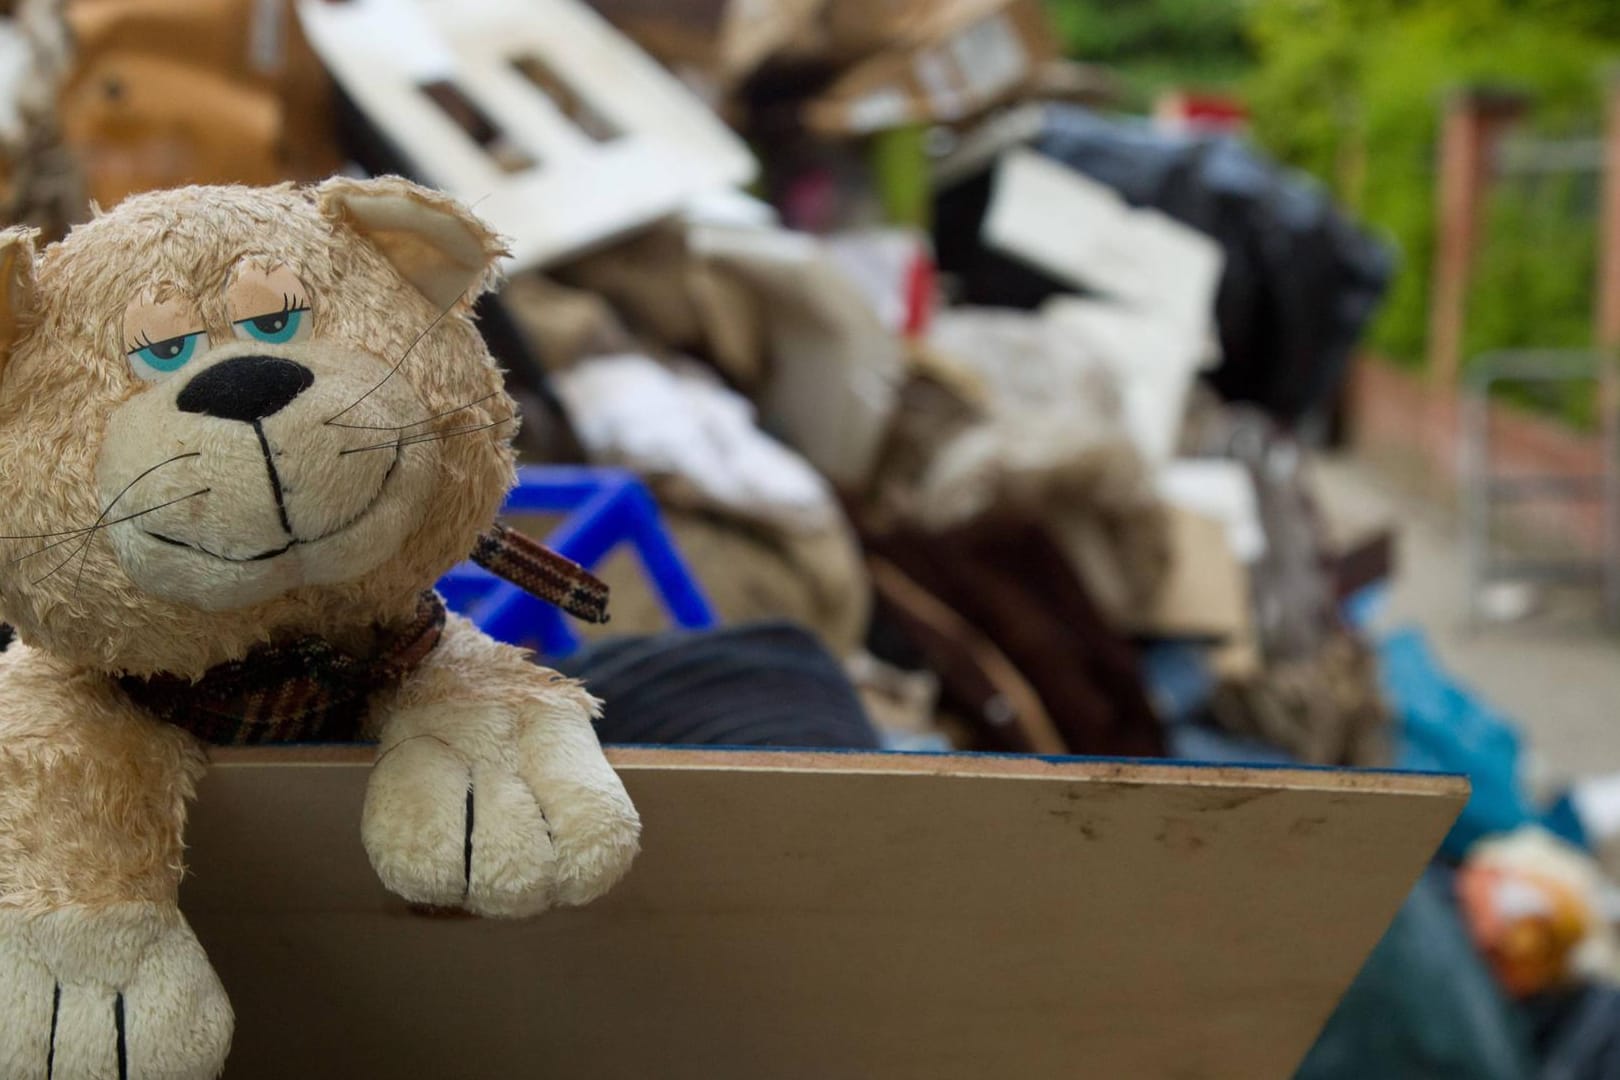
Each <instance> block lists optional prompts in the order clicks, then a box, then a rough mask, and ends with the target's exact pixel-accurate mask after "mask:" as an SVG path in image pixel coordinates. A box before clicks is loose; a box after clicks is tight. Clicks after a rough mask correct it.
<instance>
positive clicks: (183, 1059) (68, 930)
mask: <svg viewBox="0 0 1620 1080" xmlns="http://www.w3.org/2000/svg"><path fill="white" fill-rule="evenodd" d="M231 1027H232V1017H231V1006H230V1002H229V1001H228V1000H227V999H226V997H225V988H224V987H223V986H221V985H220V982H219V977H218V976H217V975H215V974H214V969H213V968H212V967H210V966H209V963H208V957H207V956H206V955H204V953H203V949H202V946H201V945H200V944H198V942H197V939H196V937H195V936H194V935H193V934H192V932H191V928H190V927H188V926H187V925H186V923H185V920H184V919H183V918H181V916H180V912H179V911H178V910H176V909H175V908H173V907H172V906H160V905H153V904H123V905H119V906H117V907H113V908H103V909H88V908H68V909H63V910H58V911H52V912H49V913H46V914H43V915H24V914H22V913H19V912H9V911H0V1076H4V1077H6V1078H7V1080H210V1078H212V1077H216V1076H218V1075H219V1074H220V1071H221V1070H222V1069H223V1068H224V1066H225V1055H226V1052H227V1051H228V1050H229V1049H230V1043H231Z"/></svg>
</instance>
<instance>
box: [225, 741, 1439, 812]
mask: <svg viewBox="0 0 1620 1080" xmlns="http://www.w3.org/2000/svg"><path fill="white" fill-rule="evenodd" d="M374 756H375V751H374V750H373V749H372V748H371V747H370V746H366V745H342V746H284V747H214V748H211V749H210V751H209V759H210V762H211V763H212V764H214V765H220V766H225V767H230V766H241V765H275V766H288V765H316V766H351V767H352V766H369V765H370V764H371V762H372V759H373V757H374ZM607 757H608V760H609V762H611V763H612V764H613V766H614V768H616V769H618V770H620V771H621V772H637V771H648V770H682V769H699V770H723V771H746V772H832V773H870V774H883V775H906V776H939V777H956V778H973V777H980V778H989V777H999V778H1002V779H1022V780H1071V781H1082V782H1090V783H1114V784H1142V785H1183V786H1198V787H1248V788H1267V789H1276V788H1286V789H1291V790H1314V791H1339V792H1345V793H1357V794H1359V793H1378V794H1395V795H1416V796H1426V797H1437V798H1444V799H1450V800H1455V801H1456V802H1457V803H1458V805H1459V806H1460V805H1461V804H1462V803H1463V802H1465V801H1466V800H1467V798H1468V796H1469V793H1470V790H1471V789H1470V786H1469V783H1468V779H1467V777H1464V776H1459V775H1452V774H1447V773H1421V772H1398V771H1392V770H1391V771H1386V770H1362V769H1355V770H1352V769H1322V768H1305V767H1298V766H1255V765H1220V764H1199V763H1190V762H1170V761H1152V760H1140V759H1088V758H1070V757H1035V756H1028V755H1016V754H918V753H885V752H881V751H859V750H852V751H836V750H835V751H829V750H771V749H759V748H737V749H716V748H708V747H668V746H610V747H608V748H607Z"/></svg>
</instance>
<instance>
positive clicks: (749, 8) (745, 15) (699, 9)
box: [591, 0, 825, 90]
mask: <svg viewBox="0 0 1620 1080" xmlns="http://www.w3.org/2000/svg"><path fill="white" fill-rule="evenodd" d="M824 2H825V0H591V4H592V6H593V7H595V8H596V10H597V11H599V12H601V13H602V14H603V15H604V16H606V17H607V19H608V21H609V22H611V23H613V24H614V25H615V26H617V27H618V28H619V29H620V30H621V31H623V32H624V34H625V35H626V36H628V37H629V38H631V39H632V40H634V41H635V42H636V44H638V45H640V46H641V47H642V48H644V49H646V50H647V51H648V52H650V53H652V55H654V56H656V57H657V58H658V59H659V60H661V61H663V62H664V63H665V64H667V65H668V66H670V67H671V68H674V69H676V70H680V69H683V68H695V69H696V70H697V71H698V72H700V73H702V74H703V75H704V76H706V77H707V78H708V79H709V80H710V81H712V82H713V83H714V84H715V86H716V87H717V88H719V89H721V90H724V89H726V88H729V87H731V86H734V85H736V84H737V83H739V82H741V81H742V80H743V79H744V78H746V77H747V76H748V75H750V74H751V73H752V72H753V71H754V70H755V69H756V68H757V67H759V65H760V64H762V63H763V62H764V61H765V60H766V59H768V58H769V57H770V56H771V55H772V54H774V53H776V52H777V51H778V50H780V49H782V48H784V47H785V46H787V45H788V44H789V43H790V42H793V41H794V40H795V39H797V38H800V37H802V36H803V34H804V33H805V32H806V31H807V30H808V29H809V28H811V27H812V26H814V25H815V24H816V20H817V16H818V15H819V14H820V12H821V8H822V5H823V3H824Z"/></svg>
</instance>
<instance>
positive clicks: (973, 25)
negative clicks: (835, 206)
mask: <svg viewBox="0 0 1620 1080" xmlns="http://www.w3.org/2000/svg"><path fill="white" fill-rule="evenodd" d="M1057 55H1058V49H1057V44H1056V41H1055V39H1054V38H1053V36H1052V31H1051V27H1050V25H1049V24H1048V22H1047V18H1046V12H1045V10H1044V8H1043V7H1042V6H1041V3H1040V0H962V2H960V3H952V4H945V5H939V6H938V8H937V10H936V11H935V12H934V13H933V14H932V15H931V16H930V17H928V18H927V19H924V20H922V21H921V22H920V23H919V24H918V26H917V27H916V28H915V29H914V30H913V31H911V32H910V33H909V34H908V35H907V36H905V37H903V38H902V39H900V40H899V41H896V42H894V43H893V44H892V45H891V46H889V47H887V48H885V49H884V50H883V51H882V52H879V53H877V54H875V55H873V56H871V57H870V58H868V59H866V60H864V61H861V62H859V63H857V64H855V65H854V66H853V67H851V68H849V69H848V70H847V71H846V72H845V73H844V74H843V75H842V76H840V77H839V78H838V79H836V80H835V81H834V82H833V84H832V85H831V86H830V87H828V88H827V89H826V90H824V91H823V92H822V93H821V94H820V95H818V96H817V97H816V98H815V99H813V100H812V101H810V102H809V103H808V104H807V105H806V106H805V108H804V121H805V124H806V126H807V127H809V128H810V129H811V130H812V131H814V132H816V133H818V134H821V135H826V136H839V135H867V134H871V133H873V132H878V131H885V130H888V129H891V128H896V127H901V126H904V125H907V124H918V123H955V122H958V121H961V120H966V119H968V118H969V117H971V116H973V115H975V114H977V113H979V112H982V111H983V110H985V109H987V108H989V107H991V106H992V105H995V104H997V103H999V102H1002V101H1005V100H1007V99H1009V98H1011V97H1013V96H1015V95H1016V94H1017V93H1018V91H1019V90H1020V89H1021V88H1022V87H1024V86H1025V85H1026V84H1027V83H1028V82H1029V80H1030V79H1031V78H1032V77H1033V76H1034V74H1035V72H1036V71H1037V70H1038V69H1039V68H1040V67H1041V65H1043V64H1045V63H1046V62H1047V61H1048V60H1051V59H1053V58H1054V57H1056V56H1057Z"/></svg>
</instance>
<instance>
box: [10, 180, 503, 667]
mask: <svg viewBox="0 0 1620 1080" xmlns="http://www.w3.org/2000/svg"><path fill="white" fill-rule="evenodd" d="M501 254H502V249H501V246H500V243H499V241H498V240H497V238H496V237H495V236H493V235H492V234H491V233H490V232H489V230H488V229H486V228H485V227H484V226H483V225H482V224H481V223H479V222H478V220H477V219H476V218H474V217H473V216H472V215H471V214H469V213H468V212H467V211H465V210H464V209H462V208H461V207H460V206H459V205H457V204H456V203H454V202H452V201H451V200H449V199H447V198H445V197H443V196H440V195H437V194H435V193H432V192H429V191H427V190H425V189H422V188H419V187H416V186H415V185H412V184H409V183H407V182H405V181H403V180H398V179H392V178H389V179H382V180H375V181H357V180H344V179H337V180H331V181H328V182H326V183H325V184H322V185H320V186H319V187H316V188H305V189H298V188H294V187H291V186H283V187H276V188H262V189H256V188H240V187H221V188H184V189H179V190H175V191H165V192H157V193H153V194H149V195H142V196H138V197H136V198H132V199H130V200H128V201H127V202H125V203H123V204H121V205H120V206H118V207H117V208H116V209H115V210H113V211H111V212H109V213H106V214H102V215H100V216H98V217H96V218H95V219H94V220H92V221H90V222H89V223H87V224H85V225H82V226H80V227H79V228H77V229H75V230H74V231H73V232H72V233H71V234H69V236H68V237H67V239H66V240H64V241H63V242H62V243H60V244H56V245H52V246H51V247H49V248H47V249H46V250H45V251H44V252H43V253H41V254H40V255H38V256H37V257H36V254H35V251H34V245H33V241H32V238H31V237H30V235H28V234H27V233H24V232H22V231H16V230H14V231H11V232H8V233H0V537H4V539H0V617H3V618H4V619H5V620H7V621H9V622H11V623H13V624H15V625H16V627H17V629H18V631H19V634H20V636H21V637H22V638H23V640H24V641H26V642H28V643H30V644H32V645H34V646H36V647H39V648H43V649H46V650H49V651H51V652H53V653H56V654H58V655H62V656H64V657H66V658H68V659H71V660H74V661H75V662H79V663H84V664H88V665H91V666H94V667H97V668H100V669H103V670H108V671H117V672H128V673H134V674H150V673H152V672H156V671H172V672H176V673H181V674H187V673H192V674H194V673H198V672H201V671H202V670H204V669H206V668H208V667H211V666H213V665H214V664H217V663H220V662H222V661H224V660H228V659H232V658H234V657H237V656H240V655H242V654H243V653H244V652H246V651H247V650H248V649H249V648H251V647H252V646H253V645H255V644H258V643H261V642H265V641H274V640H282V639H286V638H289V637H293V636H298V635H303V634H310V633H316V634H322V635H324V636H327V637H329V638H332V639H334V640H337V641H340V642H354V641H356V640H357V639H359V640H360V641H361V642H362V643H363V640H364V635H366V634H368V633H369V632H370V628H371V627H373V626H374V625H376V624H378V623H386V622H389V621H392V620H394V619H398V618H403V617H407V616H408V615H409V614H410V613H411V612H413V611H414V609H415V605H416V598H417V596H418V594H419V593H420V592H421V590H422V589H425V588H427V587H429V586H430V585H431V584H432V582H433V581H434V580H435V579H436V578H437V577H438V576H439V575H440V574H441V573H443V572H444V571H445V570H446V569H448V568H449V567H450V566H452V565H454V564H455V563H456V562H457V561H459V560H460V559H462V558H464V557H465V556H466V555H467V553H468V552H469V551H470V550H471V549H472V546H473V544H474V542H475V540H476V537H477V535H478V533H479V532H480V531H481V530H482V529H484V528H487V527H488V525H489V524H490V522H491V521H492V520H493V518H494V515H495V513H496V510H497V509H498V507H499V504H500V501H501V499H502V497H503V495H504V493H505V491H506V490H507V488H508V486H509V485H510V483H511V478H512V454H511V449H510V439H511V435H512V432H513V429H514V427H515V423H514V410H513V405H512V403H511V401H510V399H509V398H508V397H507V396H506V394H505V392H504V390H503V388H502V380H501V376H500V373H499V371H498V370H497V368H496V366H495V364H494V362H493V361H492V360H491V359H490V356H489V353H488V351H487V350H486V349H485V347H484V344H483V341H482V339H481V338H480V336H479V334H478V331H477V329H476V327H475V326H474V325H473V323H472V320H471V318H470V317H469V313H468V307H469V304H470V302H471V301H472V299H474V298H475V297H476V295H477V294H478V293H479V292H480V291H482V290H483V289H484V288H485V287H486V285H487V284H488V283H489V281H490V280H491V278H492V274H493V264H494V262H495V260H496V259H497V258H499V256H500V255H501Z"/></svg>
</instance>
